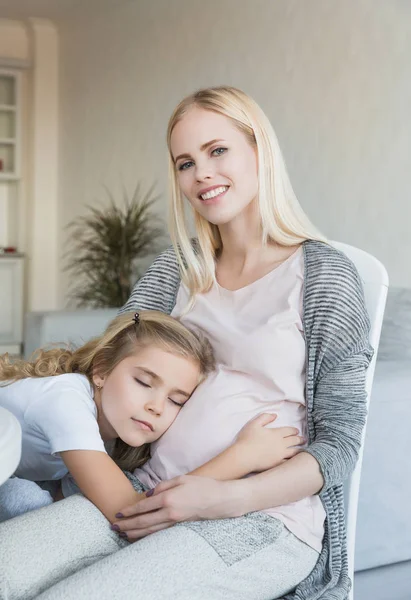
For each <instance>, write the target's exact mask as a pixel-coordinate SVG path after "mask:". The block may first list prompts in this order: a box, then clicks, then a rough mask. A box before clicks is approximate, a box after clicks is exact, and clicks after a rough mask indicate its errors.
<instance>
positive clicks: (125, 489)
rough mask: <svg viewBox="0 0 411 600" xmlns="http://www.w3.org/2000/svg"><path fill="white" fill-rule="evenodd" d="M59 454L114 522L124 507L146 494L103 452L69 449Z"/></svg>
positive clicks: (90, 498) (104, 512) (83, 489)
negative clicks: (136, 489)
mask: <svg viewBox="0 0 411 600" xmlns="http://www.w3.org/2000/svg"><path fill="white" fill-rule="evenodd" d="M60 456H61V458H62V459H63V461H64V463H65V465H66V467H67V468H68V470H69V471H70V473H71V475H72V476H73V477H74V479H75V481H76V483H77V485H78V487H79V488H80V490H81V491H82V493H83V494H84V495H85V496H86V498H88V499H89V500H90V501H91V502H92V503H93V504H94V505H95V506H97V508H98V509H99V510H100V511H101V512H102V513H103V515H104V516H105V517H106V518H107V519H108V520H109V521H110V522H111V523H113V521H114V520H115V515H116V514H117V513H118V511H119V510H120V508H121V507H123V506H125V505H126V504H128V503H132V502H138V501H139V500H140V499H141V498H144V497H145V494H139V493H138V492H136V491H135V489H134V488H133V486H132V485H131V483H130V481H129V480H128V479H127V477H126V476H125V475H124V473H123V471H122V470H121V469H120V467H118V466H117V465H116V463H115V462H114V461H113V459H112V458H110V456H109V455H108V454H105V453H104V452H99V451H97V450H67V451H65V452H60Z"/></svg>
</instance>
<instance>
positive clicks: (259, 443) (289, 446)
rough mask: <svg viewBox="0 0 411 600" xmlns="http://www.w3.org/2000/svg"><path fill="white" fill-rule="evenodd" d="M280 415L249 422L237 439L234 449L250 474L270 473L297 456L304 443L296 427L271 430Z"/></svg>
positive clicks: (262, 417) (265, 415)
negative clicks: (270, 470) (269, 470)
mask: <svg viewBox="0 0 411 600" xmlns="http://www.w3.org/2000/svg"><path fill="white" fill-rule="evenodd" d="M276 418H277V415H271V414H267V413H264V414H262V415H259V416H258V417H256V418H255V419H253V420H252V421H249V423H247V424H246V425H245V426H244V427H243V428H242V430H241V431H240V433H239V434H238V436H237V439H236V441H235V444H234V446H236V447H237V450H238V451H239V452H240V455H241V456H242V457H243V461H244V464H245V465H247V468H248V470H249V472H250V473H255V472H260V471H268V469H272V468H274V467H276V466H278V465H280V464H281V463H283V462H284V461H285V460H286V459H288V458H291V457H292V456H295V455H296V454H297V453H298V452H300V450H301V448H298V447H297V446H299V445H301V444H303V443H304V439H303V438H302V437H301V436H300V435H298V433H299V432H298V429H296V428H295V427H278V428H267V427H266V425H268V424H269V423H272V422H273V421H275V419H276Z"/></svg>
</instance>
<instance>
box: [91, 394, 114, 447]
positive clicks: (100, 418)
mask: <svg viewBox="0 0 411 600" xmlns="http://www.w3.org/2000/svg"><path fill="white" fill-rule="evenodd" d="M94 404H95V405H96V408H97V425H98V428H99V431H100V435H101V439H102V440H103V442H109V441H111V440H115V439H117V438H118V435H117V433H116V431H115V430H114V429H113V427H112V426H111V424H110V423H109V422H108V421H107V419H106V417H105V414H104V412H103V408H102V406H101V390H99V389H97V388H94Z"/></svg>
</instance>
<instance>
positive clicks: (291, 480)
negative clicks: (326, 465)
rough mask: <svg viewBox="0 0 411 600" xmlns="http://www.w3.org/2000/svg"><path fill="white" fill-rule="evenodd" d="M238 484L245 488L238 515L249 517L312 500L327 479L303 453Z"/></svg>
mask: <svg viewBox="0 0 411 600" xmlns="http://www.w3.org/2000/svg"><path fill="white" fill-rule="evenodd" d="M237 483H241V485H242V487H243V495H242V499H240V502H241V503H242V506H241V508H240V511H239V512H241V514H246V513H248V512H253V511H257V510H264V509H267V508H273V507H275V506H281V505H283V504H289V503H291V502H297V501H298V500H302V499H303V498H306V497H308V496H312V495H313V494H316V493H318V492H319V491H320V490H321V489H322V487H323V485H324V479H323V476H322V474H321V471H320V467H319V464H318V462H317V460H316V459H315V458H314V457H313V456H311V454H308V453H307V452H300V453H299V454H297V456H294V457H293V458H290V459H289V460H288V461H287V462H285V463H283V464H281V465H279V466H278V467H275V468H274V469H270V470H269V471H265V472H264V473H259V474H258V475H253V476H252V477H248V478H247V479H243V480H242V481H241V482H237ZM236 498H237V499H238V493H237V492H236Z"/></svg>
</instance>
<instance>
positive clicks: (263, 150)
mask: <svg viewBox="0 0 411 600" xmlns="http://www.w3.org/2000/svg"><path fill="white" fill-rule="evenodd" d="M193 107H197V108H202V109H205V110H210V111H213V112H216V113H218V114H221V115H224V116H225V117H228V118H229V119H230V120H231V121H232V122H233V124H234V125H235V126H236V127H237V129H239V130H240V131H241V132H242V133H243V134H244V135H245V136H246V138H247V140H248V141H249V143H250V144H251V145H252V146H253V147H254V148H255V149H256V152H257V157H258V190H259V192H258V206H259V212H260V219H261V229H262V241H263V243H267V242H268V241H273V242H276V243H277V244H280V245H282V246H294V245H296V244H300V243H302V242H304V241H305V240H309V239H314V240H320V241H324V242H325V241H326V239H325V238H324V237H323V236H322V235H321V234H320V233H319V232H318V231H317V229H316V228H315V227H314V225H312V223H311V222H310V220H309V219H308V217H307V216H306V215H305V213H304V211H303V210H302V208H301V206H300V204H299V203H298V201H297V199H296V196H295V194H294V191H293V189H292V187H291V183H290V180H289V177H288V174H287V169H286V166H285V163H284V159H283V156H282V153H281V150H280V147H279V144H278V141H277V137H276V135H275V132H274V129H273V127H272V125H271V123H270V121H269V120H268V118H267V117H266V115H265V114H264V112H263V111H262V109H261V108H260V107H259V105H258V104H257V103H256V102H255V101H254V100H253V99H252V98H250V97H249V96H247V94H245V93H244V92H242V91H240V90H238V89H236V88H233V87H228V86H221V87H213V88H206V89H202V90H199V91H197V92H195V93H194V94H191V95H190V96H187V97H186V98H184V100H182V101H181V102H180V104H179V105H178V106H177V107H176V109H175V110H174V112H173V114H172V115H171V118H170V121H169V124H168V130H167V145H168V150H169V185H170V203H171V205H170V216H169V220H170V223H169V227H170V235H171V239H172V242H173V246H174V248H175V250H176V255H177V258H178V261H179V265H180V270H181V277H182V280H183V282H184V283H185V284H186V286H187V287H188V289H189V290H190V292H191V301H193V299H194V297H195V296H196V294H199V293H204V292H206V291H208V290H209V289H210V287H211V286H212V284H213V283H214V280H215V258H216V256H217V254H218V252H219V250H221V238H220V235H219V231H218V227H217V226H216V225H213V224H212V223H209V222H208V221H207V220H206V219H204V218H203V217H202V216H201V215H200V214H199V213H197V212H195V214H194V218H195V225H196V231H197V237H198V244H199V251H198V249H197V248H196V247H193V244H192V242H191V241H190V237H189V233H188V227H187V221H186V214H185V203H184V197H183V194H182V192H181V189H180V186H179V183H178V178H177V171H176V167H175V164H174V159H173V155H172V152H171V134H172V132H173V129H174V127H175V126H176V124H177V123H178V122H179V121H181V119H182V118H183V117H184V115H185V114H186V113H187V112H188V111H189V110H190V109H191V108H193Z"/></svg>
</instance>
